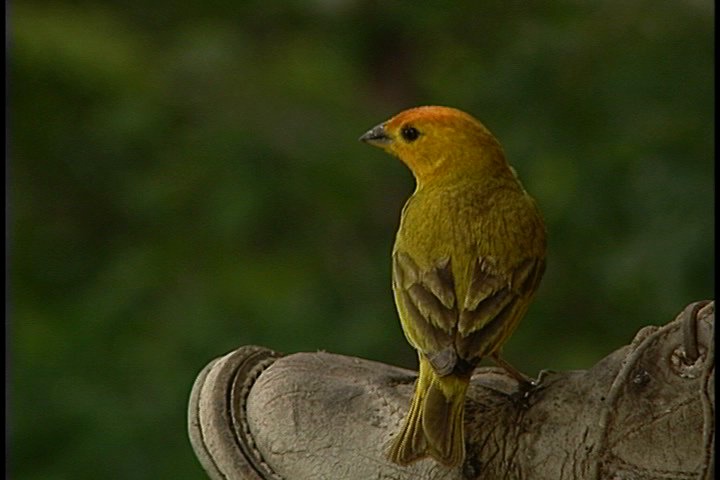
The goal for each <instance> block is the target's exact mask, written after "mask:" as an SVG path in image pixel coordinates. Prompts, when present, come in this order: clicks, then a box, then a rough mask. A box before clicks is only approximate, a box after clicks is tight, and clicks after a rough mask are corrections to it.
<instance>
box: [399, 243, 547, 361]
mask: <svg viewBox="0 0 720 480" xmlns="http://www.w3.org/2000/svg"><path fill="white" fill-rule="evenodd" d="M543 269H544V262H543V261H542V260H537V259H530V260H526V261H524V262H522V263H521V264H520V265H519V266H518V268H516V269H515V270H514V271H513V274H512V275H511V276H507V275H502V274H500V273H498V270H497V268H495V263H494V262H493V261H492V259H491V258H485V259H479V260H478V261H477V262H476V263H475V266H474V270H473V273H472V276H471V280H470V283H469V287H468V291H467V294H466V296H465V300H464V302H462V304H461V303H460V302H458V301H457V298H456V294H455V292H456V290H455V280H454V277H453V273H452V265H451V260H450V258H449V257H445V258H442V259H440V260H439V261H438V262H436V264H435V265H434V266H433V267H432V268H430V269H428V270H424V271H423V270H421V269H420V267H419V266H418V265H417V263H416V262H415V261H414V260H413V259H412V257H410V255H408V254H407V253H404V252H396V253H395V254H394V255H393V289H394V290H395V293H396V297H397V301H398V302H399V305H398V307H399V309H400V311H401V313H400V316H401V321H402V323H403V328H404V330H405V334H406V335H407V336H408V338H409V339H410V341H411V343H412V344H413V346H415V348H417V349H418V350H420V351H421V352H422V353H423V354H425V355H426V356H427V357H428V359H429V360H430V362H431V363H432V365H433V367H434V368H435V370H436V371H437V372H438V374H440V375H443V374H444V372H446V373H450V372H451V371H452V370H453V369H454V368H455V366H456V364H457V361H458V357H459V358H460V359H463V360H467V361H471V360H474V359H475V358H479V357H482V356H484V355H487V354H489V353H492V352H493V351H494V347H495V346H496V345H495V343H496V342H497V341H502V340H504V338H503V337H504V334H505V332H506V331H507V330H508V328H509V329H510V330H509V331H508V333H509V332H511V331H512V329H513V328H514V326H515V323H517V320H519V319H520V317H522V315H523V314H524V312H525V309H526V307H527V303H528V300H529V296H531V294H532V292H534V290H535V288H537V285H538V283H539V282H540V277H541V276H542V271H543ZM403 312H404V314H403Z"/></svg>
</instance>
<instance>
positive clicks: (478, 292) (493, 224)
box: [360, 106, 546, 467]
mask: <svg viewBox="0 0 720 480" xmlns="http://www.w3.org/2000/svg"><path fill="white" fill-rule="evenodd" d="M360 140H362V141H363V142H366V143H369V144H370V145H374V146H377V147H380V148H382V149H383V150H385V151H386V152H388V153H390V154H392V155H394V156H396V157H398V158H399V159H400V160H401V161H402V162H403V163H405V165H407V166H408V168H409V169H410V170H411V171H412V173H413V175H414V177H415V181H416V188H415V192H414V193H413V194H412V196H411V197H410V198H409V199H408V201H407V203H406V204H405V206H404V207H403V209H402V214H401V217H400V228H399V229H398V232H397V237H396V239H395V245H394V247H393V253H392V286H393V293H394V296H395V304H396V306H397V310H398V314H399V316H400V322H401V324H402V328H403V331H404V332H405V336H406V337H407V340H408V342H410V345H412V346H413V347H414V348H415V349H416V350H417V352H418V357H419V359H420V361H419V363H420V368H419V370H420V372H419V376H418V379H417V383H416V384H415V394H414V396H413V399H412V403H411V405H410V411H409V412H408V414H407V416H406V418H405V423H404V425H403V427H402V430H401V431H400V432H399V434H398V435H397V437H396V438H395V439H394V441H393V444H392V447H391V448H390V451H389V453H388V458H389V459H390V460H392V461H393V462H395V463H398V464H400V465H406V464H408V463H410V462H413V461H415V460H418V459H421V458H424V457H427V456H430V457H432V458H434V459H435V460H437V461H439V462H441V463H442V464H444V465H447V466H450V467H453V466H457V465H459V464H461V463H462V462H463V460H464V458H465V439H464V433H463V415H464V413H463V412H464V409H465V393H466V391H467V388H468V385H469V383H470V377H471V375H472V372H473V369H474V368H475V367H476V365H477V364H478V362H479V361H480V359H482V358H483V357H491V358H494V359H495V360H496V361H497V362H498V363H499V364H501V365H503V366H505V367H506V368H508V369H510V370H511V372H512V367H509V365H507V364H505V362H504V361H502V360H501V359H500V358H499V353H500V349H501V347H502V345H503V344H504V343H505V341H506V340H507V339H508V337H510V335H511V334H512V333H513V331H514V330H515V328H516V327H517V325H518V323H519V321H520V319H521V318H522V317H523V316H524V315H525V312H526V311H527V309H528V306H529V304H530V301H531V300H532V298H533V295H534V294H535V291H536V290H537V288H538V285H539V283H540V279H541V277H542V275H543V272H544V270H545V250H546V239H545V225H544V223H543V219H542V216H541V214H540V211H539V209H538V207H537V205H536V204H535V201H534V200H533V199H532V197H530V195H528V193H527V192H526V191H525V189H524V188H523V186H522V184H521V183H520V180H519V179H518V177H517V174H516V173H515V170H514V169H513V168H512V167H511V166H510V165H508V163H507V161H506V160H505V155H504V153H503V150H502V147H501V146H500V143H499V142H498V141H497V140H496V139H495V137H494V136H493V135H492V133H490V131H489V130H488V129H487V128H485V127H484V126H483V125H482V124H481V123H480V122H479V121H477V120H476V119H475V118H473V117H472V116H470V115H468V114H467V113H465V112H462V111H460V110H456V109H454V108H448V107H438V106H428V107H417V108H413V109H410V110H405V111H403V112H401V113H399V114H398V115H396V116H394V117H393V118H391V119H390V120H388V121H386V122H384V123H382V124H380V125H378V126H376V127H375V128H372V129H371V130H369V131H368V132H367V133H365V134H364V135H363V136H362V137H360ZM513 373H514V374H515V375H518V372H513Z"/></svg>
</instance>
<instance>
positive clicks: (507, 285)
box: [456, 258, 545, 360]
mask: <svg viewBox="0 0 720 480" xmlns="http://www.w3.org/2000/svg"><path fill="white" fill-rule="evenodd" d="M544 271H545V260H544V259H542V258H528V259H525V260H523V261H522V262H520V263H519V264H518V265H516V266H515V268H513V269H512V270H511V273H509V274H502V273H499V270H498V269H497V268H496V265H495V262H494V261H493V259H492V258H479V259H477V261H476V262H475V266H474V269H473V273H472V276H471V277H470V284H469V286H468V290H467V293H466V295H465V301H464V302H463V305H462V308H461V310H460V317H459V319H458V333H459V335H458V338H457V342H456V347H457V353H458V355H459V356H460V357H461V358H466V359H468V360H470V359H472V358H481V357H484V356H486V355H489V354H491V353H494V352H495V351H497V350H498V349H499V348H500V346H502V344H503V343H505V340H507V337H508V336H509V335H510V334H511V333H512V332H513V330H515V327H516V326H517V323H518V322H519V321H520V319H521V318H522V317H523V315H525V312H526V311H527V307H528V306H529V303H530V299H531V298H532V295H533V294H534V293H535V290H536V289H537V287H538V285H539V284H540V279H541V278H542V275H543V273H544Z"/></svg>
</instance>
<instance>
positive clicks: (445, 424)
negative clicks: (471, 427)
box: [388, 355, 470, 467]
mask: <svg viewBox="0 0 720 480" xmlns="http://www.w3.org/2000/svg"><path fill="white" fill-rule="evenodd" d="M469 383H470V376H469V374H468V375H455V374H450V375H446V376H444V377H440V376H438V375H437V374H436V373H435V372H434V371H433V369H432V367H431V366H430V363H429V362H428V361H427V360H426V359H425V358H423V356H422V355H421V356H420V375H419V377H418V380H417V383H416V384H415V394H414V395H413V399H412V404H411V405H410V411H409V412H408V414H407V416H406V417H405V423H404V424H403V427H402V429H401V430H400V433H399V434H398V436H397V438H396V439H395V440H394V441H393V444H392V446H391V448H390V451H389V452H388V458H389V459H390V460H391V461H393V462H395V463H398V464H400V465H407V464H408V463H411V462H413V461H415V460H419V459H421V458H423V457H426V456H428V455H429V456H431V457H433V458H434V459H435V460H437V461H438V462H440V463H443V464H444V465H447V466H449V467H454V466H457V465H459V464H461V463H462V461H463V459H464V458H465V438H464V433H463V417H464V411H465V393H466V392H467V387H468V384H469Z"/></svg>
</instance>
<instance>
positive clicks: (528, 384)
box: [490, 353, 541, 392]
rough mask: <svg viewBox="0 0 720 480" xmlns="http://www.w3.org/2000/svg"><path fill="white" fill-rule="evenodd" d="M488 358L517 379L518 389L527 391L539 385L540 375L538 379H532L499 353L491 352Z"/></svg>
mask: <svg viewBox="0 0 720 480" xmlns="http://www.w3.org/2000/svg"><path fill="white" fill-rule="evenodd" d="M490 358H492V360H493V362H495V364H497V365H498V366H499V367H502V368H504V369H505V371H506V372H507V373H508V374H510V376H511V377H513V378H514V379H515V380H517V382H518V383H519V384H520V390H522V391H524V392H528V391H530V390H532V389H533V388H535V387H537V386H538V385H539V381H538V380H540V378H541V377H538V380H533V379H532V378H530V377H528V376H527V375H525V374H524V373H522V372H521V371H520V370H518V369H517V368H515V367H513V366H512V365H510V364H509V363H508V362H506V361H505V359H503V358H502V357H501V356H500V354H499V353H493V354H492V355H490Z"/></svg>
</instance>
